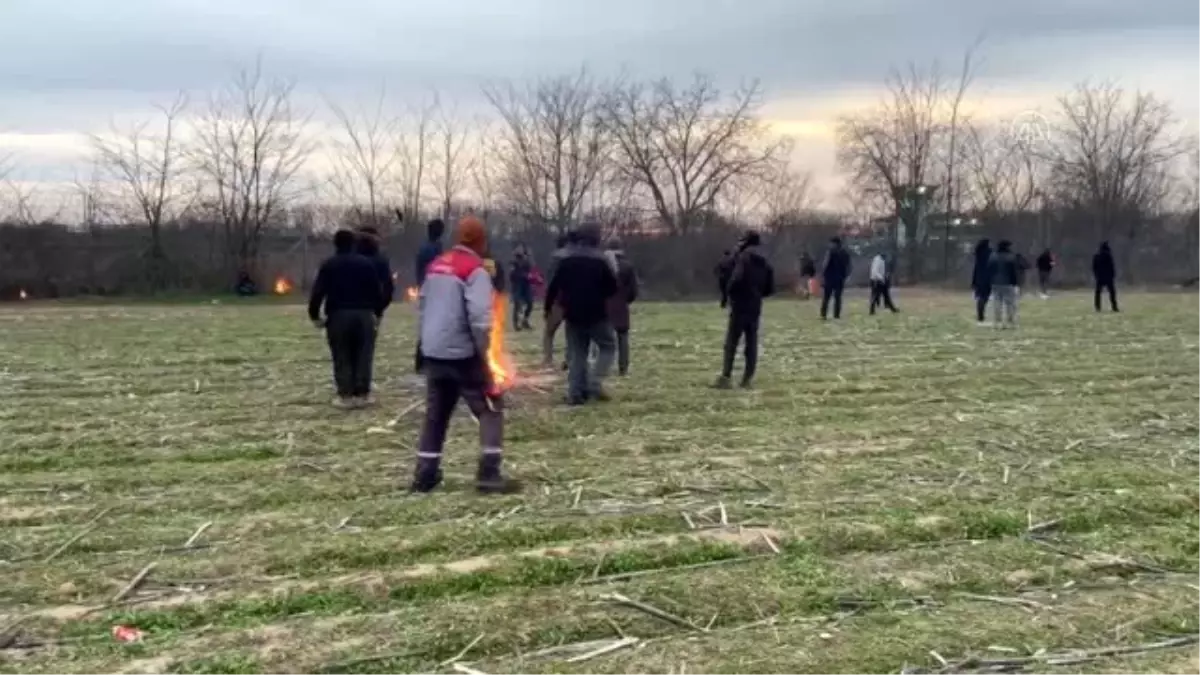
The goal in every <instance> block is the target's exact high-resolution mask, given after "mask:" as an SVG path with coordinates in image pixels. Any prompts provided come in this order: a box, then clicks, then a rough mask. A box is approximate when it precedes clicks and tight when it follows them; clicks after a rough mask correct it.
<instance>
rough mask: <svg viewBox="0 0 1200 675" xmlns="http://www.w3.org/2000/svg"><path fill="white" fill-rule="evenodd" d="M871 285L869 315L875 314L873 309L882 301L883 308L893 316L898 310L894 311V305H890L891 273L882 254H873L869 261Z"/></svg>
mask: <svg viewBox="0 0 1200 675" xmlns="http://www.w3.org/2000/svg"><path fill="white" fill-rule="evenodd" d="M870 277H871V278H870V283H871V307H870V312H869V313H870V314H871V315H872V316H873V315H874V314H875V308H876V307H878V306H879V303H880V302H881V301H882V302H883V306H884V307H887V308H888V309H890V310H892V313H893V314H895V313H896V312H899V311H900V310H898V309H896V305H895V304H893V303H892V279H891V273H890V272H889V271H888V261H887V257H886V256H884V255H883V253H877V254H875V257H874V258H872V259H871V269H870Z"/></svg>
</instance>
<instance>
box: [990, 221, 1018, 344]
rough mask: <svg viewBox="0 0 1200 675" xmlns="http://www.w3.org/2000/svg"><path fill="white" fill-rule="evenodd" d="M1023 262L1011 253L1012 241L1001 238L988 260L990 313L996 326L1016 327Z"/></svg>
mask: <svg viewBox="0 0 1200 675" xmlns="http://www.w3.org/2000/svg"><path fill="white" fill-rule="evenodd" d="M1023 265H1024V263H1023V262H1022V260H1021V256H1020V255H1018V254H1016V253H1013V250H1012V242H1010V241H1007V240H1003V241H1001V242H1000V243H999V244H997V245H996V252H995V253H993V254H992V257H991V258H990V259H989V260H988V265H987V271H988V278H989V279H990V283H991V294H992V315H993V316H994V317H995V326H996V328H1016V326H1017V306H1018V304H1019V302H1020V299H1021V276H1022V269H1023Z"/></svg>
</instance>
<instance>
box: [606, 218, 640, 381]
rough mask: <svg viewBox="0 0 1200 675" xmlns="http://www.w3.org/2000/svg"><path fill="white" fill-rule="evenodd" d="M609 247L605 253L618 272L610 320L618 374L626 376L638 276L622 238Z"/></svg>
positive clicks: (612, 241)
mask: <svg viewBox="0 0 1200 675" xmlns="http://www.w3.org/2000/svg"><path fill="white" fill-rule="evenodd" d="M607 249H608V250H607V251H605V252H604V255H605V256H606V257H607V258H608V261H609V265H610V266H611V267H612V268H613V269H614V270H615V271H616V273H617V292H616V294H614V295H613V296H612V297H611V298H609V299H608V321H609V323H611V324H612V327H613V330H614V331H616V333H617V374H618V375H621V376H624V375H627V374H628V373H629V305H631V304H633V301H634V300H637V295H638V278H637V271H636V270H634V268H633V264H632V263H630V262H629V260H628V259H627V258H626V257H625V251H624V249H622V248H621V240H620V239H617V238H615V237H614V238H612V239H609V240H608V244H607Z"/></svg>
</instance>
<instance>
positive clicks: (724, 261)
mask: <svg viewBox="0 0 1200 675" xmlns="http://www.w3.org/2000/svg"><path fill="white" fill-rule="evenodd" d="M739 251H740V249H738V250H734V249H728V248H727V249H725V252H724V253H722V254H721V260H720V261H719V262H718V263H717V266H716V268H715V269H713V276H715V277H716V278H717V288H718V289H719V290H720V292H721V309H725V306H726V305H728V304H729V278H730V277H731V276H733V264H734V262H735V261H736V260H737V254H738V252H739Z"/></svg>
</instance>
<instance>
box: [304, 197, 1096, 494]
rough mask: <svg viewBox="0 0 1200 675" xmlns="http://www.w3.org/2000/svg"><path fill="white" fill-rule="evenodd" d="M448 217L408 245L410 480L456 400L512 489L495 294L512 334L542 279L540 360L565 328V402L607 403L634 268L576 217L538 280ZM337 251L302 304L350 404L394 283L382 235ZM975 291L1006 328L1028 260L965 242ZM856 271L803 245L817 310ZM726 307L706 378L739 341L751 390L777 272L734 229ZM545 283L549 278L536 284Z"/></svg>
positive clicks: (884, 286) (620, 355) (487, 479)
mask: <svg viewBox="0 0 1200 675" xmlns="http://www.w3.org/2000/svg"><path fill="white" fill-rule="evenodd" d="M445 230H446V225H445V223H444V222H443V221H441V220H438V219H435V220H432V221H430V222H429V223H428V225H427V227H426V231H427V239H426V241H425V242H424V243H423V244H422V245H421V246H420V248H419V249H418V251H417V255H416V261H415V263H416V280H417V285H418V287H419V293H418V302H419V304H418V320H417V347H416V353H415V355H414V369H415V370H416V372H418V373H422V374H424V377H425V383H426V401H425V419H424V423H423V426H422V429H421V438H420V441H419V445H418V450H417V459H416V467H415V469H414V473H413V481H412V484H411V489H412V490H413V491H415V492H429V491H430V490H433V489H434V488H436V487H437V486H438V485H439V484H441V482H442V471H441V459H442V451H443V446H444V444H445V440H446V433H447V430H448V428H449V423H450V418H451V415H452V414H453V411H454V409H455V407H456V406H457V404H458V402H459V400H460V399H461V400H462V401H464V402H465V403H466V405H467V407H468V409H469V410H470V412H471V414H472V415H473V416H474V417H475V418H476V419H477V420H478V422H479V437H480V456H479V468H478V474H477V476H476V479H477V487H478V489H479V491H481V492H485V493H494V492H501V493H504V492H513V491H517V490H520V487H521V486H520V483H519V481H516V480H514V479H511V478H509V477H506V476H505V475H504V473H503V471H502V470H501V468H502V464H503V452H504V451H503V443H504V413H503V406H504V403H503V391H502V390H501V389H500V388H499V387H498V386H497V383H496V382H494V381H493V375H494V374H493V373H492V371H491V369H490V367H489V364H488V354H489V346H490V345H491V340H492V330H493V320H494V318H495V317H494V316H493V312H494V307H495V306H496V303H495V302H494V294H496V293H504V292H505V291H506V290H507V291H508V295H509V297H510V298H511V303H512V324H513V328H514V330H532V325H531V323H530V320H529V319H530V316H531V315H532V313H533V308H534V305H535V299H536V296H537V291H538V289H540V288H542V287H543V286H544V288H545V292H544V298H543V317H544V323H543V335H542V351H543V365H544V366H545V367H549V368H553V367H554V366H555V365H556V362H555V360H554V342H555V336H556V334H557V333H558V332H559V329H560V328H562V329H563V331H562V332H563V333H565V336H566V339H565V361H564V362H563V364H562V369H563V370H565V371H566V372H567V393H566V402H567V404H568V405H571V406H581V405H587V404H589V403H592V402H597V401H605V400H608V393H607V392H606V390H605V387H604V382H605V380H606V378H607V377H608V376H609V373H610V371H611V369H612V367H613V365H614V361H615V363H616V366H617V372H618V374H619V375H621V376H624V375H626V374H628V372H629V366H630V339H629V338H630V305H631V304H632V303H633V302H635V301H636V300H637V297H638V287H639V282H638V275H637V272H636V270H635V269H634V266H633V265H632V263H631V262H630V261H629V260H628V259H627V258H626V256H625V254H624V251H623V248H622V245H621V242H620V240H619V239H617V238H609V239H608V240H607V241H605V240H604V239H603V232H602V230H601V228H600V226H599V224H597V223H594V222H586V223H583V224H582V225H580V226H579V227H578V228H576V229H574V230H572V231H570V232H569V233H567V234H565V235H563V236H562V237H560V238H559V240H558V241H557V246H556V249H555V251H554V253H553V254H552V255H551V262H550V268H549V270H548V274H547V275H546V277H543V276H542V274H541V271H540V270H539V269H538V268H537V266H536V264H534V261H533V257H532V255H531V254H530V252H529V250H528V249H527V248H526V247H525V246H523V245H518V246H517V247H516V248H515V250H514V253H513V258H512V261H511V264H510V266H509V269H508V273H507V274H506V273H505V270H504V266H503V265H502V264H501V263H500V261H499V260H497V259H496V258H495V257H494V256H493V255H492V254H491V253H490V249H489V246H488V237H487V231H486V227H485V225H484V223H483V221H481V220H480V219H479V218H477V217H476V216H474V215H467V216H464V217H463V218H462V219H460V220H459V221H458V223H457V224H456V227H455V229H454V234H453V244H452V246H451V247H450V248H449V249H448V250H447V249H445V248H444V247H443V245H442V238H443V236H444V234H445ZM333 244H334V249H335V253H334V255H333V256H331V257H330V258H329V259H327V260H326V261H325V262H324V263H323V264H322V265H321V267H320V269H319V271H318V273H317V277H316V280H315V282H314V283H313V287H312V292H311V295H310V298H309V303H308V314H309V318H310V319H311V320H312V321H313V323H314V325H316V326H317V327H319V328H322V329H324V331H325V335H326V339H327V341H328V343H329V350H330V355H331V357H332V362H333V375H334V383H335V387H336V390H337V398H336V399H335V400H334V405H335V406H337V407H339V408H343V409H351V408H359V407H364V406H369V405H371V404H373V403H374V398H373V396H372V390H371V383H372V373H373V369H374V367H373V364H374V356H375V343H376V337H377V335H378V330H379V325H380V322H381V320H382V318H383V315H384V313H385V311H386V310H387V309H388V306H389V305H390V304H391V301H392V297H393V295H394V293H395V287H394V277H393V274H392V271H391V266H390V264H389V262H388V259H387V258H386V256H384V255H383V253H382V251H381V245H380V237H379V233H378V231H376V230H375V229H373V228H370V227H364V228H360V229H359V230H358V231H354V232H352V231H349V230H339V231H338V232H337V233H336V234H335V235H334V238H333ZM974 258H975V264H974V269H973V270H972V277H971V287H972V289H973V292H974V296H975V301H976V302H975V309H976V319H977V321H978V322H980V324H986V321H985V320H986V311H987V306H988V304H989V302H990V303H991V304H992V307H993V316H994V325H995V326H996V327H998V328H1010V327H1015V326H1016V322H1017V308H1018V304H1019V300H1020V295H1021V292H1020V290H1021V287H1022V285H1023V282H1024V276H1025V272H1026V270H1027V269H1028V268H1029V267H1030V266H1029V265H1028V263H1027V262H1026V261H1025V259H1024V258H1023V257H1022V256H1021V255H1020V254H1018V253H1015V252H1014V251H1013V248H1012V243H1011V242H1009V241H1007V240H1005V241H1000V242H999V243H998V244H997V246H996V248H995V250H993V249H992V247H991V242H990V241H989V240H988V239H983V240H981V241H979V242H978V244H977V245H976V247H975V256H974ZM1035 264H1036V268H1037V271H1038V284H1039V290H1040V292H1041V294H1042V296H1043V297H1048V293H1049V287H1050V277H1051V273H1052V271H1053V269H1054V267H1055V266H1056V265H1057V260H1056V258H1055V257H1054V255H1053V254H1052V253H1051V252H1050V250H1049V249H1046V250H1045V251H1043V252H1042V254H1041V255H1039V256H1038V257H1037V259H1036V263H1035ZM891 268H892V261H891V260H890V259H889V256H888V255H887V254H885V253H878V254H876V255H875V256H873V257H872V258H871V261H870V265H869V268H868V284H869V288H870V301H869V305H868V311H869V313H870V314H872V315H874V314H875V312H876V309H877V308H878V307H879V306H881V305H882V306H883V307H884V308H886V309H888V310H890V311H891V312H892V313H896V312H898V311H899V310H898V309H897V307H896V304H895V302H894V301H893V298H892V293H891V287H892V269H891ZM851 270H852V259H851V254H850V251H849V250H848V249H847V248H846V247H845V246H844V244H843V242H842V240H841V239H840V238H838V237H834V238H833V239H831V240H830V242H829V248H828V250H827V251H826V253H825V255H824V259H823V261H822V264H821V265H820V269H819V270H818V268H817V264H816V262H815V261H814V260H813V259H812V257H811V256H809V255H808V253H807V252H805V253H803V254H801V256H800V277H801V288H800V292H801V296H802V297H812V296H815V295H816V293H817V291H818V287H819V289H820V293H821V307H820V317H821V319H822V320H827V319H828V318H829V315H830V313H831V310H832V318H833V319H835V320H836V319H840V318H841V316H842V296H843V292H844V290H845V287H846V282H847V280H848V279H849V277H850V273H851ZM715 272H716V277H717V282H718V287H719V293H720V304H721V307H722V308H726V307H727V308H728V312H729V313H728V322H727V325H726V330H725V342H724V352H723V360H722V364H721V373H720V375H719V376H718V377H717V380H716V382H715V384H714V386H715V387H716V388H719V389H728V388H730V387H732V384H733V380H732V378H733V369H734V362H735V360H736V357H737V352H738V348H739V347H741V348H742V349H743V354H744V359H743V370H742V376H741V378H740V380H739V382H740V386H741V387H743V388H749V387H752V386H753V381H754V376H755V371H756V369H757V365H758V341H759V328H760V323H761V318H762V308H763V301H764V299H766V298H768V297H770V296H772V295H774V293H775V290H776V284H775V272H774V269H773V268H772V266H771V263H770V262H769V261H768V259H767V256H766V255H765V254H764V253H763V251H762V240H761V236H760V235H759V234H758V233H757V232H754V231H748V232H746V233H744V234H743V235H742V236H741V237H740V239H739V240H738V242H737V245H736V246H735V247H734V248H731V249H729V250H727V251H726V252H725V253H724V255H723V256H722V258H721V260H720V262H719V263H718V265H717V267H716V270H715ZM1092 273H1093V276H1094V279H1095V307H1096V311H1100V310H1101V299H1102V294H1103V293H1104V292H1107V293H1108V297H1109V304H1110V306H1111V308H1112V311H1114V312H1115V311H1117V293H1116V285H1115V280H1116V265H1115V262H1114V260H1113V255H1112V251H1111V249H1110V248H1109V245H1108V243H1107V242H1105V243H1103V244H1101V245H1100V248H1099V250H1098V251H1097V252H1096V254H1095V256H1093V259H1092ZM546 279H548V281H546Z"/></svg>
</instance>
